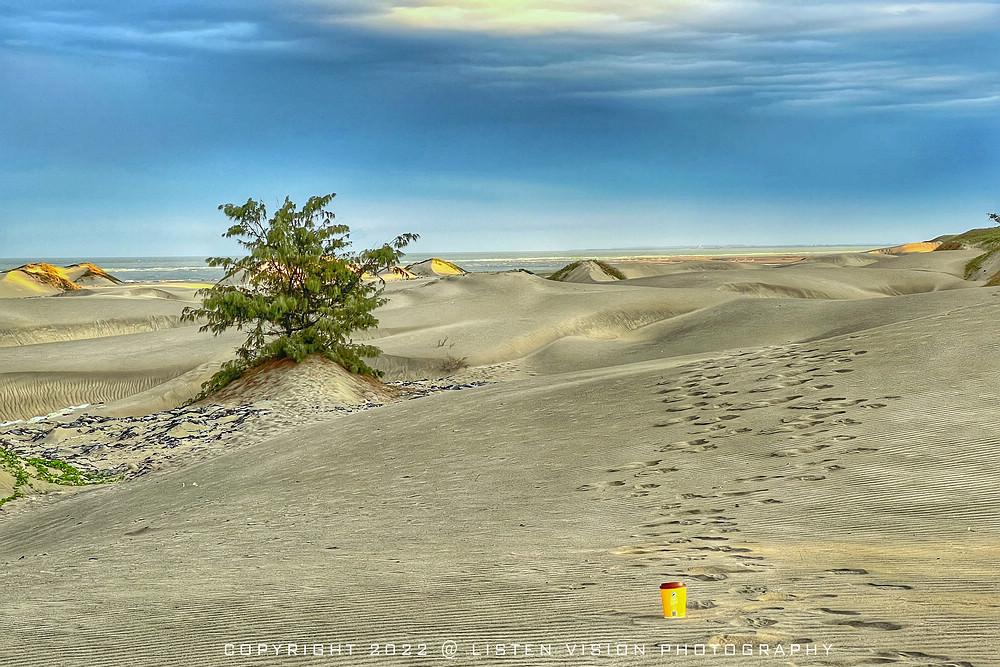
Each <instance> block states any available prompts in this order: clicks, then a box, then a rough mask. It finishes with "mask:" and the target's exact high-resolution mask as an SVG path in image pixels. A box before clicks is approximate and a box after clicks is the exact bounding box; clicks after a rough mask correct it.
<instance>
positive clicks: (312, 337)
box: [182, 194, 418, 394]
mask: <svg viewBox="0 0 1000 667" xmlns="http://www.w3.org/2000/svg"><path fill="white" fill-rule="evenodd" d="M335 196H336V195H335V194H328V195H323V196H316V197H310V198H309V200H308V201H307V202H306V203H305V205H304V206H302V208H301V209H300V208H297V207H296V205H295V204H294V203H292V201H291V200H290V199H289V198H287V197H286V198H285V202H284V205H282V206H281V208H279V209H278V210H277V211H275V212H274V214H273V215H272V216H270V217H268V213H267V209H266V207H265V205H264V204H263V202H258V201H254V200H253V199H248V200H247V202H246V203H245V204H243V205H236V204H223V205H222V206H219V210H221V211H222V212H223V213H225V214H226V216H228V217H229V218H230V219H231V220H232V221H233V223H234V224H233V225H232V226H230V227H229V229H228V230H227V231H226V233H225V234H223V236H224V237H226V238H232V237H235V238H237V239H238V241H239V243H240V245H241V246H243V247H244V248H245V249H246V251H247V254H246V255H245V256H243V257H239V258H230V257H209V258H208V259H207V260H206V261H207V262H208V264H209V265H210V266H221V267H222V268H224V269H225V275H224V277H223V279H222V280H220V281H219V283H217V284H216V285H214V286H212V287H211V288H208V289H203V290H199V292H198V295H199V296H201V297H202V305H201V307H200V308H185V309H184V311H183V314H182V319H184V320H188V321H196V320H197V321H204V322H206V323H205V324H204V325H203V326H201V327H200V329H199V330H200V331H211V332H212V333H213V334H216V335H218V334H220V333H222V332H223V331H226V330H227V329H230V328H234V327H235V328H236V329H238V330H240V331H246V332H247V339H246V341H245V342H244V343H243V345H242V346H240V348H239V349H238V350H237V357H236V359H233V360H231V361H228V362H226V363H225V364H224V365H223V368H222V370H220V371H219V372H218V373H217V374H216V375H215V376H213V377H212V378H211V379H210V380H209V381H208V382H206V383H205V384H204V385H203V390H204V392H203V393H204V394H208V393H211V392H213V391H216V390H218V389H221V388H222V387H223V386H225V385H226V384H228V383H229V382H231V381H232V380H234V379H235V378H237V377H239V376H240V375H242V374H243V373H244V372H245V371H246V370H247V369H249V368H251V367H253V366H256V365H258V364H261V363H263V362H264V361H267V360H269V359H283V358H290V359H293V360H295V361H302V360H303V359H304V358H305V357H307V356H308V355H310V354H320V355H323V356H325V357H327V358H329V359H331V360H333V361H336V362H337V363H339V364H340V365H342V366H343V367H344V368H346V369H347V370H349V371H351V372H352V373H361V374H365V375H372V376H375V377H378V376H380V375H381V373H380V372H379V371H377V370H375V369H373V368H371V367H370V366H369V365H368V364H367V363H366V362H365V358H369V359H371V358H374V357H376V356H378V354H379V352H380V350H379V349H378V348H377V347H375V346H372V345H366V344H361V343H357V342H354V341H353V340H352V338H351V334H352V333H353V332H356V331H363V330H365V329H370V328H372V327H375V326H376V325H378V320H377V319H376V318H375V316H374V315H373V313H372V311H374V310H375V309H376V308H377V307H379V306H380V305H382V304H384V303H385V302H386V299H385V298H383V297H382V296H380V295H381V292H382V288H383V287H384V283H383V282H382V281H381V280H380V279H379V278H378V277H377V274H378V272H379V271H380V270H382V269H384V268H387V267H389V266H392V265H394V264H396V263H397V262H398V261H399V259H400V257H402V255H403V252H402V249H403V248H404V247H405V246H407V245H408V244H409V243H411V242H412V241H415V240H416V239H417V238H418V235H417V234H402V235H400V236H397V237H396V238H395V239H393V240H392V241H390V242H388V243H385V244H383V245H382V246H381V247H378V248H372V249H367V250H362V251H360V252H356V253H355V252H351V251H350V250H349V247H350V245H351V243H350V240H349V237H350V229H349V228H348V226H347V225H342V224H334V222H333V221H334V214H333V213H331V212H330V211H328V210H327V208H326V207H327V206H328V204H329V203H330V201H331V200H332V199H333V198H334V197H335Z"/></svg>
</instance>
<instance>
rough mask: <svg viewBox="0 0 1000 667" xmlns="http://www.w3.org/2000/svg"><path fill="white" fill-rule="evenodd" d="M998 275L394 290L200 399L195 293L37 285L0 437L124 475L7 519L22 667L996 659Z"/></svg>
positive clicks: (6, 624)
mask: <svg viewBox="0 0 1000 667" xmlns="http://www.w3.org/2000/svg"><path fill="white" fill-rule="evenodd" d="M923 249H926V248H923ZM981 252H982V251H981V250H975V249H972V250H951V251H944V252H912V253H910V252H902V253H901V254H888V253H883V254H866V253H857V254H840V255H822V256H812V257H806V258H798V257H781V258H775V260H774V261H770V262H769V261H763V260H761V259H760V258H754V261H744V260H746V258H730V259H729V260H719V259H712V260H708V259H704V260H700V261H699V260H690V261H683V262H639V261H631V262H621V263H618V264H616V265H615V268H616V269H617V270H619V271H621V272H622V274H623V275H624V276H625V279H623V280H616V279H608V277H607V276H605V275H604V274H602V273H601V272H600V271H597V270H596V269H594V268H593V267H592V266H584V267H582V268H581V269H578V270H574V273H573V274H572V275H571V276H570V278H569V279H567V280H566V281H565V282H556V281H551V280H546V279H545V278H543V277H540V276H537V275H532V274H529V273H525V272H509V273H496V274H479V273H470V274H464V275H433V274H431V275H426V276H422V277H419V278H417V279H414V280H399V281H394V282H391V283H389V284H387V286H386V292H385V294H386V296H388V297H389V302H388V303H387V304H386V305H385V306H383V307H382V308H380V309H379V310H378V311H377V313H376V314H377V316H378V317H379V320H380V325H379V327H378V329H377V330H373V331H371V332H368V333H366V334H365V335H363V336H359V338H360V339H364V340H366V341H368V342H371V343H373V344H375V345H377V346H379V347H380V348H381V349H382V350H383V355H382V356H381V357H380V358H379V359H378V361H377V362H376V366H377V367H378V368H379V369H381V370H383V371H384V372H385V378H384V380H385V384H381V383H374V382H370V381H367V380H363V379H359V378H357V377H354V376H351V375H349V374H347V373H346V372H344V371H343V370H342V369H340V368H339V367H337V366H336V365H334V364H332V363H327V362H325V361H322V360H318V359H309V360H308V361H307V362H305V363H303V364H300V365H298V366H296V365H294V364H290V363H284V364H273V365H270V366H268V367H266V368H263V369H260V370H259V371H258V372H256V373H254V374H253V376H252V377H250V378H247V381H246V382H243V383H242V384H240V385H239V386H234V387H233V388H232V390H231V391H228V393H226V392H224V393H223V394H222V395H220V396H218V397H214V398H213V399H212V400H208V401H204V402H201V403H196V404H194V405H190V406H185V405H184V403H185V401H187V400H188V399H189V398H191V397H192V396H194V395H195V394H196V393H197V391H198V388H199V386H200V384H201V382H203V381H204V380H206V379H207V378H208V377H209V376H210V375H211V374H212V373H213V372H214V370H215V369H216V368H217V367H218V364H219V363H221V362H222V361H223V360H225V359H227V358H229V356H230V355H231V354H232V351H233V349H234V348H235V347H236V346H237V345H239V343H240V342H241V340H242V337H241V335H240V334H239V332H229V333H227V334H226V335H223V336H220V337H213V336H211V335H210V334H206V333H199V332H198V331H197V325H195V324H192V323H189V322H181V321H180V318H179V315H180V312H181V309H182V308H184V307H185V306H189V305H194V304H196V303H197V299H196V296H195V290H196V288H197V286H196V285H121V284H113V283H110V282H107V281H102V280H99V279H98V278H100V277H99V276H97V277H93V276H91V279H92V282H91V283H90V284H88V285H86V286H85V288H84V289H80V290H72V291H61V290H60V289H58V288H56V287H53V288H52V289H44V290H41V291H38V292H37V293H35V292H32V291H31V289H34V288H29V287H25V285H24V284H23V283H18V284H17V285H15V286H14V287H9V288H8V291H7V292H0V297H10V298H0V422H9V423H6V424H5V425H3V426H0V444H2V445H3V447H4V448H6V449H8V450H11V451H14V452H16V453H18V454H19V455H20V456H22V457H30V456H38V457H45V458H47V459H61V460H66V461H67V462H69V463H70V464H72V465H73V466H74V467H76V468H77V469H79V470H81V471H84V472H88V473H93V474H103V475H109V476H114V477H115V478H116V479H117V480H118V481H114V482H111V483H107V484H99V485H92V486H79V487H70V486H65V485H57V484H53V483H50V482H45V481H42V480H36V481H35V482H34V483H33V487H34V488H32V489H26V497H24V498H18V499H16V500H14V501H11V502H8V503H6V504H4V505H3V507H2V508H0V563H2V567H0V590H2V591H3V602H4V604H3V605H2V611H0V619H2V622H3V628H4V629H3V631H2V632H0V664H3V665H8V664H9V665H258V664H259V665H264V664H310V665H313V664H315V665H320V664H341V665H354V664H363V665H390V664H393V665H394V664H413V663H438V664H441V663H447V664H462V665H475V664H497V663H506V664H518V665H535V664H565V665H647V664H648V665H654V664H655V665H659V664H678V665H706V664H708V665H715V664H721V665H756V664H762V665H763V664H791V665H844V666H846V665H875V664H899V665H925V666H928V665H938V666H943V665H976V666H977V667H979V666H982V665H990V664H1000V657H998V652H1000V630H998V628H1000V602H998V601H997V591H998V589H1000V576H998V574H997V563H998V562H1000V518H998V517H1000V496H998V494H997V491H996V478H997V469H996V460H997V455H998V453H1000V425H998V422H997V420H996V418H995V413H996V406H997V404H998V401H1000V388H998V384H997V382H996V378H997V376H998V374H1000V342H998V340H997V336H996V322H997V321H1000V287H986V286H984V281H983V280H965V279H964V278H963V275H964V269H965V265H966V263H967V262H969V261H970V260H971V259H973V258H974V257H976V256H977V255H979V254H980V253H981ZM72 277H76V278H81V277H85V276H84V275H83V273H82V272H80V271H78V272H77V273H75V274H73V276H72ZM84 405H87V407H78V408H77V409H75V410H72V411H70V410H64V409H65V408H68V407H69V406H84ZM38 417H42V418H40V419H39V418H38ZM14 485H15V479H14V476H13V475H11V474H9V473H8V472H4V471H2V470H0V497H4V496H8V495H10V493H11V492H12V490H13V488H14ZM668 581H683V582H685V583H686V584H687V595H688V604H687V610H688V615H687V617H686V618H682V619H666V618H664V617H663V614H662V609H661V603H660V593H659V590H658V589H659V586H660V584H661V583H663V582H668Z"/></svg>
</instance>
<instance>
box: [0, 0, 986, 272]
mask: <svg viewBox="0 0 1000 667" xmlns="http://www.w3.org/2000/svg"><path fill="white" fill-rule="evenodd" d="M998 34H1000V2H953V1H938V2H918V3H894V2H867V1H851V0H848V1H843V2H828V1H823V0H818V1H817V0H813V1H809V2H803V1H786V0H647V1H644V2H643V1H635V0H628V1H625V0H280V1H279V0H272V1H268V0H218V1H214V2H209V1H202V2H195V1H193V0H156V1H155V2H152V1H149V0H136V1H135V2H127V3H125V2H120V1H119V0H0V257H39V258H42V257H84V256H102V257H106V256H136V255H138V256H149V255H207V254H218V253H223V254H224V253H228V252H231V251H234V250H235V249H236V248H235V245H234V243H233V241H232V240H224V239H222V238H221V235H222V233H223V232H224V231H225V229H226V227H227V226H228V220H227V219H226V218H225V216H224V215H223V214H222V213H221V212H220V211H219V210H218V206H219V205H220V204H224V203H229V202H236V203H242V202H245V201H246V200H247V199H248V198H251V197H252V198H254V199H257V200H261V201H264V202H265V203H267V204H268V205H269V206H270V207H271V208H272V209H273V208H276V207H277V206H278V205H279V204H280V203H281V202H282V201H283V200H284V198H285V197H286V196H289V197H291V199H292V200H293V201H296V202H302V201H304V200H305V199H306V198H308V197H309V196H311V195H319V194H327V193H331V192H335V193H337V197H336V199H334V201H333V203H332V204H331V210H333V211H334V213H335V214H336V215H337V219H338V221H339V222H342V223H344V224H347V225H349V226H350V227H351V230H352V239H353V240H354V242H355V247H361V246H364V247H367V246H371V245H377V244H381V243H383V242H385V241H387V240H389V239H390V238H392V237H394V236H396V235H397V234H400V233H404V232H415V233H418V234H420V235H421V239H420V241H419V243H418V244H417V245H415V246H412V247H411V249H412V250H414V251H417V252H433V251H440V252H448V251H452V252H456V251H516V250H568V249H578V248H630V247H660V246H695V245H798V244H842V243H860V244H865V243H871V244H878V245H883V244H884V245H888V244H893V243H902V242H908V241H917V240H925V239H928V238H932V237H934V236H937V235H940V234H944V233H955V232H960V231H964V230H966V229H969V228H973V227H985V226H989V225H990V224H991V223H990V221H989V220H988V218H987V213H989V212H991V211H997V210H998V209H1000V187H998V186H1000V124H998V118H1000V48H998V46H997V35H998Z"/></svg>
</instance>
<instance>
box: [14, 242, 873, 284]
mask: <svg viewBox="0 0 1000 667" xmlns="http://www.w3.org/2000/svg"><path fill="white" fill-rule="evenodd" d="M877 247H879V246H877V245H866V246H859V245H844V246H767V247H761V246H715V247H707V246H706V247H690V248H686V247H685V248H681V247H677V248H625V249H613V250H608V249H587V250H566V251H551V250H542V251H523V252H444V253H407V254H406V256H405V257H403V261H402V262H401V264H403V265H404V266H405V265H407V264H413V263H415V262H420V261H423V260H425V259H430V258H431V257H437V258H440V259H444V260H447V261H449V262H452V263H454V264H457V265H458V266H460V267H462V268H463V269H465V270H466V271H474V272H493V271H513V270H516V269H526V270H528V271H533V272H535V273H549V272H552V271H556V270H558V269H560V268H562V267H564V266H566V265H567V264H569V263H571V262H575V261H578V260H581V259H602V260H605V261H609V262H614V261H623V260H629V259H632V260H655V259H656V258H669V257H685V256H698V257H719V258H722V257H726V256H741V255H820V254H830V253H841V252H865V251H867V250H872V249H873V248H877ZM33 262H48V263H49V264H55V265H56V266H66V265H67V264H74V263H77V262H91V263H93V264H96V265H97V266H99V267H101V268H102V269H104V270H105V271H107V272H108V273H110V274H111V275H113V276H115V277H116V278H119V279H120V280H124V281H125V282H148V281H157V282H159V281H174V282H214V281H216V280H219V279H220V278H221V277H222V270H221V269H218V268H213V267H210V266H208V265H206V264H205V258H204V257H13V258H0V271H4V270H7V269H13V268H16V267H18V266H22V265H24V264H30V263H33Z"/></svg>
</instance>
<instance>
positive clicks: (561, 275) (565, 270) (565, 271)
mask: <svg viewBox="0 0 1000 667" xmlns="http://www.w3.org/2000/svg"><path fill="white" fill-rule="evenodd" d="M589 261H591V262H593V263H594V264H596V265H597V266H598V267H599V268H600V269H601V271H603V272H604V273H606V274H608V275H609V276H611V277H612V278H615V279H617V280H625V274H624V273H622V272H621V271H619V270H618V269H616V268H615V267H613V266H611V265H610V264H607V263H606V262H602V261H601V260H599V259H592V260H589ZM581 264H583V262H582V261H580V262H573V263H572V264H567V265H566V266H564V267H562V268H561V269H559V270H558V271H556V272H555V273H553V274H552V275H551V276H549V280H556V281H559V282H562V281H564V280H566V277H567V276H569V274H570V272H571V271H572V270H573V269H575V268H576V267H578V266H580V265H581Z"/></svg>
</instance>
